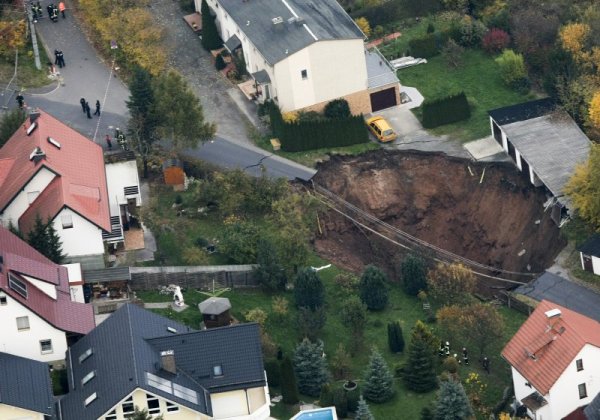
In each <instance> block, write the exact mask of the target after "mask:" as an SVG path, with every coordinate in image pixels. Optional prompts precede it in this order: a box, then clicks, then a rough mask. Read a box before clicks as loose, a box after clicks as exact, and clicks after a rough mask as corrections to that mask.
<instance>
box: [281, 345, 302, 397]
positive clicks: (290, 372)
mask: <svg viewBox="0 0 600 420" xmlns="http://www.w3.org/2000/svg"><path fill="white" fill-rule="evenodd" d="M281 395H282V397H283V402H284V404H296V403H297V402H298V387H297V385H296V376H295V375H294V367H293V366H292V361H291V360H290V358H289V357H284V358H283V360H282V361H281Z"/></svg>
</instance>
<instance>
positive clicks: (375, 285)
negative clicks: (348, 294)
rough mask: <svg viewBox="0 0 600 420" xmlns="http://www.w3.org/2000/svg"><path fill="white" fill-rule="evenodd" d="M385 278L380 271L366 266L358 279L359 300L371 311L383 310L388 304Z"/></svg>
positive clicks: (371, 266) (374, 267)
mask: <svg viewBox="0 0 600 420" xmlns="http://www.w3.org/2000/svg"><path fill="white" fill-rule="evenodd" d="M386 283H387V277H386V275H385V273H384V272H383V271H381V269H379V268H378V267H376V266H374V265H368V266H367V267H366V268H365V271H363V273H362V276H361V277H360V283H359V285H358V286H359V289H360V299H361V300H362V301H363V302H364V304H365V305H367V308H369V309H370V310H372V311H379V310H381V309H383V308H385V305H387V303H388V290H387V285H386Z"/></svg>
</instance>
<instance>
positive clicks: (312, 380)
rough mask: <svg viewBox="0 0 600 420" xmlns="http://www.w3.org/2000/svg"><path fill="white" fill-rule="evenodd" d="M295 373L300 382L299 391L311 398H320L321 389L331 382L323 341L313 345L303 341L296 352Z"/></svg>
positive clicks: (308, 341)
mask: <svg viewBox="0 0 600 420" xmlns="http://www.w3.org/2000/svg"><path fill="white" fill-rule="evenodd" d="M294 373H295V374H296V379H297V380H298V390H299V391H300V392H301V393H302V394H304V395H309V396H311V397H318V396H319V393H320V392H321V387H322V386H323V384H324V383H327V381H329V372H328V371H327V360H326V359H325V353H324V351H323V342H322V341H321V340H319V341H317V342H315V343H313V342H311V341H310V340H308V339H307V338H305V339H304V340H302V342H301V343H300V344H298V346H297V347H296V351H295V352H294Z"/></svg>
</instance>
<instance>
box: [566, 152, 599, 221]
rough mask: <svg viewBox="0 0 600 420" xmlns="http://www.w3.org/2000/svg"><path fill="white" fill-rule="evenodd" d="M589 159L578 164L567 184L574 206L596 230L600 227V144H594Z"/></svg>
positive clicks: (567, 190)
mask: <svg viewBox="0 0 600 420" xmlns="http://www.w3.org/2000/svg"><path fill="white" fill-rule="evenodd" d="M591 147H592V148H591V150H590V156H589V158H588V160H587V161H586V162H584V163H582V164H580V165H578V166H577V168H576V169H575V173H574V174H573V176H572V177H571V179H570V180H569V182H568V183H567V185H566V186H565V193H566V194H567V195H568V196H569V197H570V198H571V200H572V202H573V207H574V208H575V210H576V211H577V213H578V214H579V216H581V218H582V219H584V220H585V221H586V222H588V223H589V224H590V225H592V226H593V227H594V228H595V229H596V230H599V229H600V145H598V144H592V146H591Z"/></svg>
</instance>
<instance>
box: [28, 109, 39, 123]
mask: <svg viewBox="0 0 600 420" xmlns="http://www.w3.org/2000/svg"><path fill="white" fill-rule="evenodd" d="M39 116H40V111H38V110H37V109H36V110H33V111H31V112H30V113H29V122H30V123H34V122H35V120H37V119H38V118H39Z"/></svg>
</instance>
